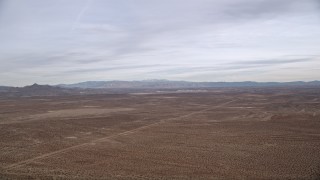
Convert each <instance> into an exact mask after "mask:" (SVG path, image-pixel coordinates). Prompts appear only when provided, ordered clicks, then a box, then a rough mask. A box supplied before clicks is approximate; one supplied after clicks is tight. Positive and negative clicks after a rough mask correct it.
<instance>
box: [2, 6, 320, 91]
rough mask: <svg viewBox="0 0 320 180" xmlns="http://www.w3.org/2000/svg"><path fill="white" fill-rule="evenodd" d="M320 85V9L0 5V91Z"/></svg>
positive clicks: (298, 7)
mask: <svg viewBox="0 0 320 180" xmlns="http://www.w3.org/2000/svg"><path fill="white" fill-rule="evenodd" d="M144 79H169V80H188V81H248V80H250V81H296V80H303V81H311V80H320V1H319V0H28V1H26V0H24V1H23V0H0V85H14V86H23V85H27V84H31V83H35V82H37V83H40V84H59V83H74V82H81V81H90V80H144Z"/></svg>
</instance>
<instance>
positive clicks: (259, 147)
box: [0, 88, 320, 179]
mask: <svg viewBox="0 0 320 180" xmlns="http://www.w3.org/2000/svg"><path fill="white" fill-rule="evenodd" d="M317 178H320V88H295V89H291V90H290V89H286V88H277V89H275V88H264V89H262V88H249V89H230V88H229V89H208V90H206V91H199V92H198V91H194V92H192V91H190V92H181V91H177V92H161V93H159V92H157V93H132V94H130V93H129V94H113V95H112V94H100V95H82V96H57V97H20V98H4V97H3V98H0V179H317Z"/></svg>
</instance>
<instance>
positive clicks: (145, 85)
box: [57, 80, 320, 89]
mask: <svg viewBox="0 0 320 180" xmlns="http://www.w3.org/2000/svg"><path fill="white" fill-rule="evenodd" d="M57 86H58V87H63V88H81V89H122V88H132V89H135V88H136V89H137V88H138V89H176V88H213V87H267V86H272V87H275V86H276V87H279V86H320V81H310V82H303V81H295V82H281V83H280V82H253V81H245V82H189V81H169V80H144V81H87V82H80V83H76V84H59V85H57Z"/></svg>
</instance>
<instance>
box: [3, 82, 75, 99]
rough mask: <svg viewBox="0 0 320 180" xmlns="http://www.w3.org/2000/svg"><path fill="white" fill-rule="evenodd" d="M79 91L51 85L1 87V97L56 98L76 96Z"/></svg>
mask: <svg viewBox="0 0 320 180" xmlns="http://www.w3.org/2000/svg"><path fill="white" fill-rule="evenodd" d="M75 93H78V91H76V90H74V89H68V88H62V87H58V86H50V85H38V84H33V85H30V86H25V87H8V86H0V96H6V97H20V96H56V95H67V94H75Z"/></svg>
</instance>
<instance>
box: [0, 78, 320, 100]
mask: <svg viewBox="0 0 320 180" xmlns="http://www.w3.org/2000/svg"><path fill="white" fill-rule="evenodd" d="M227 87H229V88H232V87H246V88H249V87H292V88H293V87H320V81H311V82H303V81H296V82H283V83H279V82H251V81H246V82H188V81H169V80H144V81H87V82H81V83H76V84H59V85H55V86H51V85H38V84H33V85H30V86H25V87H9V86H0V97H25V96H57V95H79V94H101V93H113V94H114V93H120V94H121V93H129V92H131V93H132V92H151V91H154V90H164V89H167V90H170V89H171V90H170V91H175V90H178V91H181V90H188V89H190V90H191V89H192V90H194V89H201V88H227Z"/></svg>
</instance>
